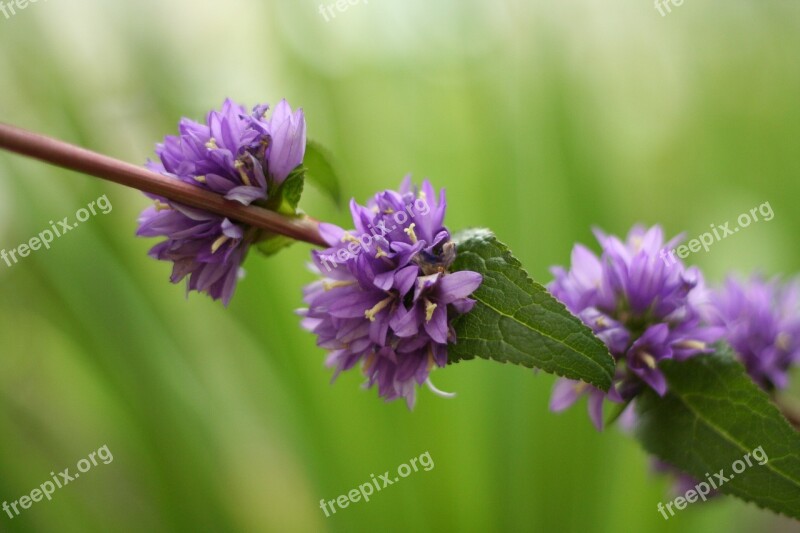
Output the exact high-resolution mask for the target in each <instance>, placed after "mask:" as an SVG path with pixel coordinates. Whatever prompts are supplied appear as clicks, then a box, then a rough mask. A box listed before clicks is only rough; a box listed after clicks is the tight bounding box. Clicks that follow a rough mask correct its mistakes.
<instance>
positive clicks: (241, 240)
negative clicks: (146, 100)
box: [137, 100, 306, 305]
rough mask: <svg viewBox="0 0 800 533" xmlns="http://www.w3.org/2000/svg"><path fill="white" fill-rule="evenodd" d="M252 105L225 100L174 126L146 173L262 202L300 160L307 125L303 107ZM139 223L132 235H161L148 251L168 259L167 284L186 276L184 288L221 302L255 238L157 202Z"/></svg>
mask: <svg viewBox="0 0 800 533" xmlns="http://www.w3.org/2000/svg"><path fill="white" fill-rule="evenodd" d="M268 110H269V106H267V105H260V106H257V107H256V108H255V109H254V110H253V112H252V113H248V112H247V111H246V110H245V108H244V107H242V106H240V105H237V104H235V103H234V102H232V101H231V100H226V101H225V103H224V104H223V105H222V110H221V111H211V112H210V113H209V114H208V116H207V118H206V122H205V123H204V124H201V123H198V122H194V121H192V120H189V119H187V118H184V119H182V120H181V121H180V128H179V130H180V135H178V136H168V137H166V138H165V139H164V142H163V143H161V144H159V145H158V146H157V147H156V153H157V155H158V157H159V159H160V162H152V161H149V162H148V168H150V169H151V170H153V171H155V172H158V173H160V174H163V175H164V176H167V177H169V178H172V179H177V180H181V181H182V182H184V183H189V184H191V185H193V186H195V187H200V188H202V189H206V190H208V191H212V192H215V193H218V194H220V195H222V196H224V197H225V198H226V199H228V200H232V201H236V202H239V203H241V204H244V205H250V204H259V205H264V204H266V202H267V200H268V199H269V198H270V197H271V196H272V195H273V194H275V192H276V191H277V190H278V189H279V188H280V186H281V185H282V184H283V182H284V181H285V180H286V178H287V177H288V176H289V175H290V173H291V172H292V170H294V169H295V168H296V167H297V166H298V165H300V164H301V163H302V162H303V157H304V154H305V148H306V125H305V118H304V116H303V112H302V110H297V111H292V108H291V107H290V106H289V104H288V103H286V101H285V100H284V101H281V102H280V103H279V104H278V105H277V106H276V108H275V110H274V111H273V112H272V114H271V116H270V115H269V113H268ZM148 196H150V197H151V198H152V199H153V200H154V202H155V205H154V206H152V207H150V208H148V209H146V210H145V211H144V212H143V213H142V214H141V216H140V218H139V229H138V231H137V235H139V236H142V237H166V239H167V240H165V241H163V242H161V243H159V244H157V245H156V246H154V247H153V248H152V249H151V250H150V255H151V256H152V257H154V258H155V259H159V260H162V261H172V263H173V270H172V276H171V281H172V282H173V283H179V282H180V281H181V280H183V279H184V278H186V277H187V276H188V278H189V279H188V283H187V290H188V291H192V290H194V291H199V292H205V293H207V294H209V295H210V296H211V297H212V298H213V299H215V300H216V299H220V298H221V299H222V300H223V302H224V303H225V304H226V305H227V304H228V302H229V301H230V299H231V297H232V296H233V292H234V290H235V288H236V282H237V280H238V278H239V275H240V272H239V270H240V265H241V264H242V262H243V261H244V259H245V256H246V255H247V251H248V249H249V247H250V245H251V244H252V243H254V242H256V241H257V240H258V238H259V236H260V235H259V231H258V230H255V229H254V228H249V227H247V226H244V225H241V224H238V223H234V222H232V221H231V220H229V219H227V218H225V217H223V216H219V215H215V214H212V213H208V212H205V211H202V210H198V209H193V208H190V207H187V206H185V205H181V204H179V203H176V202H173V201H171V200H168V199H166V198H163V197H159V196H155V195H148Z"/></svg>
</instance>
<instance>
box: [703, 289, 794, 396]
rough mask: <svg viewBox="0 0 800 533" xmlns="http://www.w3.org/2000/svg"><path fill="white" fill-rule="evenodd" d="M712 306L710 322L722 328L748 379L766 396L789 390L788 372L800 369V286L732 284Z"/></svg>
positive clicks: (717, 294)
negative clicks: (757, 385)
mask: <svg viewBox="0 0 800 533" xmlns="http://www.w3.org/2000/svg"><path fill="white" fill-rule="evenodd" d="M711 304H712V305H711V306H710V313H709V320H710V322H712V323H714V324H716V325H719V326H721V327H722V328H724V331H725V340H726V341H727V342H728V343H729V344H730V345H731V347H732V348H733V349H734V351H735V352H736V354H737V356H738V357H739V359H740V360H741V361H742V363H743V364H744V366H745V368H746V369H747V372H748V373H749V374H750V377H751V378H752V379H753V380H754V381H755V382H756V383H758V384H759V385H760V386H761V387H762V388H764V389H765V390H768V391H771V390H773V389H776V388H777V389H782V388H785V387H786V386H787V385H788V372H789V370H790V368H791V367H792V366H793V365H796V364H798V363H800V313H798V311H800V280H794V281H791V282H788V283H785V284H783V283H781V282H780V281H779V280H777V279H775V280H771V281H766V280H764V279H763V278H762V277H760V276H753V277H752V278H751V279H750V280H749V281H746V282H739V281H737V280H735V279H733V278H729V279H728V280H727V281H726V283H725V285H724V286H723V287H721V288H720V289H718V290H716V291H714V292H713V293H712V297H711Z"/></svg>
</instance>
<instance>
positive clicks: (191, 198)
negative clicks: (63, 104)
mask: <svg viewBox="0 0 800 533" xmlns="http://www.w3.org/2000/svg"><path fill="white" fill-rule="evenodd" d="M0 148H2V149H5V150H9V151H11V152H16V153H18V154H22V155H25V156H28V157H32V158H34V159H39V160H41V161H44V162H46V163H50V164H53V165H57V166H59V167H63V168H67V169H69V170H74V171H76V172H81V173H83V174H89V175H90V176H95V177H97V178H101V179H104V180H108V181H113V182H114V183H119V184H120V185H125V186H126V187H132V188H134V189H138V190H140V191H144V192H148V193H151V194H156V195H158V196H163V197H164V198H168V199H170V200H173V201H175V202H180V203H182V204H185V205H188V206H190V207H194V208H197V209H203V210H205V211H210V212H212V213H215V214H217V215H222V216H225V217H228V218H230V219H232V220H237V221H239V222H241V223H244V224H248V225H250V226H254V227H257V228H261V229H264V230H268V231H272V232H274V233H279V234H281V235H285V236H287V237H291V238H292V239H296V240H298V241H303V242H307V243H309V244H314V245H316V246H322V247H326V246H327V244H326V243H325V241H323V240H322V237H321V236H320V234H319V225H318V224H317V223H316V222H315V221H313V220H310V219H294V218H289V217H285V216H283V215H279V214H278V213H275V212H273V211H268V210H266V209H263V208H261V207H257V206H252V205H251V206H245V205H242V204H240V203H238V202H232V201H230V200H226V199H225V198H223V197H222V196H220V195H218V194H215V193H213V192H210V191H207V190H205V189H201V188H200V187H195V186H193V185H189V184H187V183H183V182H182V181H180V180H176V179H171V178H168V177H166V176H162V175H161V174H158V173H155V172H151V171H149V170H147V169H146V168H143V167H140V166H137V165H133V164H131V163H126V162H124V161H119V160H117V159H114V158H112V157H108V156H105V155H102V154H98V153H96V152H92V151H90V150H86V149H84V148H80V147H78V146H75V145H72V144H69V143H66V142H63V141H59V140H58V139H54V138H52V137H46V136H44V135H39V134H37V133H33V132H30V131H26V130H23V129H21V128H17V127H15V126H11V125H8V124H3V123H0Z"/></svg>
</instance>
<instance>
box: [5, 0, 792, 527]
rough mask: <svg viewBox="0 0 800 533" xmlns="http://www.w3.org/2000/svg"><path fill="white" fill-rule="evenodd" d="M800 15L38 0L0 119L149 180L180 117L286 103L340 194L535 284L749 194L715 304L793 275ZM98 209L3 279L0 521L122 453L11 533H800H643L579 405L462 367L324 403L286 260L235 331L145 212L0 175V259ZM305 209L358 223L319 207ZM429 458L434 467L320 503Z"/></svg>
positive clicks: (529, 384) (645, 484) (306, 276)
mask: <svg viewBox="0 0 800 533" xmlns="http://www.w3.org/2000/svg"><path fill="white" fill-rule="evenodd" d="M329 2H330V0H326V2H325V3H329ZM798 23H800V4H798V3H797V2H771V1H755V0H751V1H746V0H742V1H739V2H732V3H720V2H715V3H708V2H700V1H699V0H686V2H685V3H684V4H683V5H682V6H680V7H674V8H673V10H672V13H671V14H669V15H668V16H666V17H662V16H661V15H659V13H658V11H657V10H656V9H655V8H654V6H653V4H652V3H651V2H648V1H643V2H630V1H629V2H617V3H613V2H594V1H590V0H575V1H572V2H541V1H493V2H478V1H475V0H459V1H455V0H437V1H436V2H428V1H423V0H403V1H400V0H395V1H382V2H378V1H372V2H369V3H368V4H367V3H366V2H363V1H362V2H360V3H358V4H356V5H353V6H351V7H350V8H349V9H348V10H347V11H346V12H344V13H338V14H337V17H336V18H335V19H332V20H329V21H328V22H326V21H325V19H324V18H323V17H322V16H321V15H320V13H319V3H318V2H311V1H307V0H300V1H298V0H279V1H267V2H259V1H256V0H233V1H226V2H222V1H217V2H208V1H196V0H195V1H189V0H172V1H170V2H160V1H155V0H144V1H137V2H133V1H124V2H123V1H119V0H115V1H114V2H101V1H100V0H72V1H70V2H63V1H58V0H51V1H49V2H44V1H40V2H38V3H35V4H30V5H29V6H28V7H27V8H26V9H24V10H22V11H19V12H18V13H17V14H16V15H14V16H13V17H11V18H9V19H5V17H2V16H1V15H0V72H2V74H1V75H0V120H2V121H5V122H10V123H13V124H17V125H20V126H23V127H26V128H30V129H34V130H37V131H41V132H43V133H47V134H49V135H54V136H57V137H60V138H63V139H66V140H68V141H71V142H73V143H77V144H80V145H83V146H86V147H89V148H91V149H93V150H96V151H99V152H103V153H106V154H109V155H112V156H115V157H119V158H121V159H125V160H127V161H131V162H136V163H143V162H144V161H145V160H146V159H147V158H148V157H151V156H152V150H153V146H154V144H155V143H156V142H157V141H159V140H160V139H161V138H162V137H163V136H164V135H166V134H172V133H173V132H174V131H175V130H176V126H177V121H178V120H179V118H180V117H181V116H183V115H186V116H190V117H192V118H195V119H199V118H201V117H203V116H204V114H205V113H206V111H207V110H209V109H211V108H216V107H218V106H219V105H220V103H221V102H222V100H223V99H224V98H225V97H231V98H233V99H235V100H237V101H240V102H242V103H245V104H246V105H248V106H252V105H254V104H256V103H259V102H271V103H275V102H277V101H278V100H279V99H280V98H283V97H286V98H287V99H289V101H290V102H291V103H292V104H293V105H296V106H302V107H303V108H304V109H305V112H306V116H307V119H308V124H309V130H310V135H311V136H312V137H313V138H315V139H317V140H319V141H321V142H323V143H324V144H326V145H328V146H329V147H330V148H331V149H332V150H333V152H334V153H335V154H336V156H337V157H338V160H339V163H340V169H341V171H342V174H343V177H344V181H343V189H344V193H345V196H346V197H348V198H349V197H351V196H353V197H355V198H357V199H359V200H360V201H363V200H365V199H366V198H367V197H368V196H369V195H371V194H373V193H374V192H375V191H377V190H379V189H383V188H390V187H395V186H396V185H397V184H398V183H399V181H400V179H401V178H402V176H403V175H404V174H405V173H407V172H413V173H414V175H415V176H416V177H417V178H418V179H422V178H423V177H430V178H431V179H432V180H433V182H434V184H435V185H436V186H438V187H446V188H447V191H448V199H449V206H450V210H449V214H448V218H447V223H448V225H449V226H450V228H451V229H454V230H456V229H461V228H464V227H468V226H488V227H491V228H492V229H493V230H494V231H495V232H496V233H497V234H498V236H499V237H500V238H501V239H502V240H504V241H506V242H507V243H508V244H509V245H510V246H511V248H512V249H513V250H514V252H515V253H516V255H517V256H518V257H519V258H520V259H521V260H522V261H523V263H524V264H525V265H526V266H527V267H528V268H529V270H530V272H531V274H532V276H533V277H534V278H536V279H537V280H539V281H542V282H547V281H549V273H548V268H549V266H550V265H553V264H564V263H566V262H568V260H569V253H570V250H571V247H572V245H573V243H574V242H578V241H580V242H585V243H587V244H592V243H593V238H592V236H591V232H590V229H591V227H592V226H594V225H597V226H600V227H602V228H604V229H606V230H607V231H610V232H614V233H624V232H626V231H627V230H628V228H629V227H630V226H631V225H632V224H633V223H635V222H637V221H641V222H644V223H648V224H652V223H657V222H658V223H662V224H663V225H664V226H665V228H666V230H667V233H669V234H675V233H679V232H682V231H686V232H687V233H688V235H689V236H690V237H694V236H696V235H698V234H700V233H702V232H704V231H706V229H707V228H708V227H709V225H710V224H712V223H715V224H722V223H724V222H725V221H728V220H731V221H733V220H734V219H735V218H736V217H737V216H738V215H739V214H740V213H742V212H745V211H748V210H749V209H750V208H752V207H755V206H757V205H759V204H761V203H763V202H765V201H769V202H770V203H771V205H772V207H773V209H774V212H775V218H774V219H773V220H772V221H770V222H761V223H758V224H755V225H753V226H752V227H751V228H749V229H748V230H747V231H743V232H741V233H739V234H737V235H736V236H735V237H732V238H729V239H727V240H725V241H723V242H720V243H718V244H716V245H715V246H714V247H713V248H712V250H711V251H710V252H709V253H704V252H700V253H699V254H695V255H694V256H692V257H691V258H690V262H695V263H696V264H699V265H701V266H703V267H704V268H705V269H706V273H707V276H708V278H709V280H710V281H713V282H718V281H720V280H721V279H722V278H723V276H724V275H725V273H726V272H728V271H730V270H737V271H741V272H750V271H752V270H755V269H760V270H762V271H763V272H765V273H767V274H770V275H771V274H779V273H791V272H794V271H797V270H798V267H800V251H798V247H797V231H798V227H800V211H799V210H798V209H797V197H798V193H800V185H799V184H798V175H800V159H799V158H798V154H799V153H800V151H799V150H798V149H799V148H800V143H799V142H798V139H800V100H798V95H800V54H798V51H800V32H798V31H797V28H798ZM103 194H107V195H108V198H109V200H110V201H111V203H112V204H113V211H112V212H111V213H110V214H108V215H105V216H97V217H94V218H92V219H91V220H90V221H89V222H87V223H86V224H85V225H83V226H80V227H79V228H78V229H76V230H75V231H73V232H71V233H69V234H67V235H65V236H64V237H62V238H61V239H58V240H56V241H55V243H54V244H53V246H52V249H50V250H49V251H39V252H36V253H34V254H32V255H31V256H30V257H28V258H26V259H24V260H23V261H22V262H20V263H19V264H17V265H15V266H13V267H11V268H8V267H6V266H5V264H4V263H0V296H2V299H1V300H0V338H1V339H2V340H3V343H2V348H0V351H1V352H2V356H0V433H2V438H0V500H7V501H13V500H16V499H18V498H19V497H20V496H22V495H24V494H26V493H30V491H31V490H32V489H33V488H35V487H37V486H38V485H39V484H41V483H42V482H44V481H46V480H47V479H49V477H50V476H49V472H51V471H61V470H63V469H64V468H67V467H72V469H73V471H74V465H75V463H76V462H77V461H78V460H79V459H81V458H82V457H85V456H87V455H88V454H89V453H90V452H92V451H94V450H96V449H97V448H99V447H100V446H102V445H103V444H107V445H108V447H109V449H110V450H111V452H112V453H113V456H114V461H113V462H112V463H111V464H109V465H103V464H100V465H99V466H98V467H95V468H94V469H92V470H91V471H90V472H89V473H87V474H85V475H84V476H82V477H81V479H79V480H76V481H75V482H74V483H73V484H71V485H69V486H67V487H64V488H63V489H61V490H59V491H57V492H56V493H55V495H54V499H53V501H52V502H47V501H45V502H42V503H37V504H35V505H34V506H33V507H32V508H31V509H28V510H27V511H24V512H23V513H22V515H21V516H19V517H17V518H15V519H13V520H10V519H8V517H7V515H5V514H4V513H3V514H0V530H1V531H67V532H71V531H76V532H77V531H81V532H86V531H88V532H94V531H98V532H101V531H525V530H527V531H592V532H594V531H599V532H604V531H609V532H619V531H681V532H694V531H698V532H700V531H703V532H708V531H734V532H744V531H798V527H797V525H796V523H794V524H793V523H789V522H787V521H783V520H780V519H778V518H776V517H774V516H773V515H771V514H769V513H766V512H762V511H759V510H758V509H756V508H755V507H754V506H751V505H746V504H744V503H741V502H739V501H736V500H734V499H728V498H726V499H721V500H719V501H716V502H714V503H709V504H705V505H701V504H695V505H693V506H690V507H689V508H688V509H687V510H684V511H682V512H680V513H679V514H678V516H676V517H675V518H673V519H671V520H670V521H669V522H666V521H664V520H663V518H662V517H661V515H660V514H658V512H657V510H656V505H657V503H658V502H660V501H666V499H667V498H668V496H667V491H668V483H667V481H666V480H665V479H663V478H660V477H658V476H655V475H653V474H652V473H651V472H650V471H649V467H648V461H647V457H646V455H645V454H644V453H643V452H642V450H641V449H640V447H639V446H638V445H637V443H636V442H635V441H633V440H632V439H631V438H629V437H628V436H626V435H625V434H623V433H622V432H620V431H619V430H618V429H615V428H613V429H611V430H608V431H606V432H605V433H602V434H598V433H597V432H596V431H595V430H594V429H593V427H592V426H591V424H590V423H589V421H588V419H587V416H586V412H585V408H584V406H583V404H581V405H580V406H579V407H578V408H575V409H572V410H570V411H568V412H566V413H564V414H562V415H558V416H556V415H553V414H551V413H549V412H548V399H549V394H550V389H551V387H552V384H553V378H552V376H549V375H546V374H539V375H536V374H534V373H533V372H531V371H527V370H525V369H522V368H517V367H511V366H504V365H498V364H496V363H491V362H487V361H475V362H470V363H464V364H460V365H456V366H454V367H452V368H447V369H446V370H443V371H439V372H437V373H436V375H435V382H436V383H437V385H438V386H439V387H440V388H442V389H443V390H447V391H457V392H458V397H457V398H456V399H454V400H444V399H441V398H438V397H435V396H433V395H432V394H430V393H429V392H428V391H427V390H422V391H420V395H419V399H418V403H417V407H416V409H415V410H414V411H413V412H409V411H408V410H407V409H406V407H405V405H404V404H403V403H401V402H395V403H392V404H384V403H383V402H382V401H380V400H379V399H378V398H377V394H376V392H375V391H365V390H362V389H361V388H360V383H361V381H362V378H361V376H360V375H359V374H358V373H357V372H350V373H349V374H347V375H343V376H341V377H340V379H339V380H338V381H337V382H336V383H335V384H334V385H333V386H331V385H330V384H329V381H330V378H331V372H330V371H329V370H327V369H326V368H324V366H323V360H324V352H323V351H322V350H321V349H319V348H317V347H316V346H315V344H314V340H315V339H314V338H313V337H312V336H311V335H309V334H307V333H305V332H303V331H301V329H300V328H299V326H298V318H297V317H296V316H295V315H294V314H293V311H294V309H296V308H298V307H300V306H301V304H302V302H301V289H302V287H303V285H304V284H306V283H308V282H310V281H311V280H312V279H313V276H312V275H311V274H310V273H308V272H306V271H305V270H304V269H303V268H301V265H303V264H304V263H305V262H306V261H307V259H308V251H309V248H308V247H307V246H305V245H296V246H294V247H293V248H292V249H290V250H288V251H287V252H285V253H283V254H281V255H280V256H278V257H276V258H274V259H271V260H264V259H263V258H261V257H259V256H258V255H257V254H251V256H250V258H249V259H248V261H247V263H246V265H245V266H246V269H247V277H246V278H245V279H244V280H243V282H241V283H240V285H239V289H238V293H237V295H236V297H235V298H234V301H233V303H232V304H231V306H230V308H229V309H224V308H223V307H222V306H221V305H219V304H216V303H213V302H212V301H211V300H209V299H207V298H205V297H203V296H198V295H194V294H193V295H192V296H191V297H189V298H188V300H187V299H186V298H185V297H184V288H183V286H173V285H170V284H169V283H168V276H169V271H170V266H169V265H168V264H165V263H159V262H156V261H153V260H151V259H149V258H148V257H147V255H146V252H147V250H148V249H149V247H151V246H152V245H154V244H155V242H156V241H154V240H144V239H137V238H134V236H133V234H134V231H135V228H136V218H137V215H138V213H139V211H141V210H142V209H143V208H144V207H145V206H146V205H147V201H146V199H145V198H144V197H143V196H142V195H141V194H139V193H137V192H136V191H130V190H126V189H123V188H121V187H118V186H116V185H113V184H109V183H103V182H100V181H99V180H96V179H94V178H89V177H86V176H81V175H78V174H74V173H70V172H67V171H62V170H59V169H55V168H50V167H48V166H45V165H44V164H41V163H38V162H34V161H27V160H24V159H23V158H20V157H17V156H11V155H7V154H0V248H6V249H10V248H13V247H15V246H17V245H18V244H20V243H22V242H26V241H27V240H28V239H29V238H30V237H32V236H35V235H37V234H38V233H39V232H40V231H42V230H43V229H45V228H47V227H48V225H49V224H48V221H50V220H60V219H61V218H63V217H65V216H73V214H74V213H75V211H76V210H77V209H79V208H81V207H84V206H86V204H88V203H89V202H91V201H93V200H95V199H96V198H97V197H99V196H101V195H103ZM303 206H304V208H305V210H306V211H307V212H309V213H311V214H313V215H314V216H315V217H317V218H320V219H323V220H329V221H332V222H337V223H340V224H347V220H348V216H347V213H346V212H345V211H339V210H337V209H336V208H335V206H334V205H332V204H331V203H330V202H329V201H328V200H327V199H326V198H325V197H324V196H323V195H322V194H320V193H319V192H318V191H316V190H313V189H311V190H309V191H308V193H307V195H306V197H305V199H304V203H303ZM595 249H596V247H595ZM425 451H429V452H430V455H431V457H432V458H433V460H434V462H435V468H434V469H432V470H431V471H429V472H424V471H420V472H419V473H415V474H412V475H411V476H409V477H408V478H407V479H404V480H402V482H399V483H397V484H395V485H393V486H391V487H389V488H387V489H385V490H384V491H382V492H380V493H377V494H376V495H375V496H373V498H372V500H371V501H370V502H369V503H364V502H359V503H356V504H351V505H350V507H348V508H347V509H344V510H340V511H339V512H338V513H337V514H336V515H335V516H332V517H330V518H326V517H325V515H324V514H323V512H322V511H321V510H320V508H319V500H320V499H322V498H325V499H328V500H330V499H333V498H335V497H336V496H338V495H339V494H342V493H345V492H347V491H349V490H350V489H352V488H355V487H357V486H358V485H359V484H361V483H364V482H366V481H368V480H369V475H370V474H371V473H376V475H377V474H380V473H382V472H384V471H386V470H394V469H396V468H397V466H398V465H400V464H401V463H404V462H406V461H408V460H409V459H410V458H412V457H417V456H419V455H420V454H422V453H424V452H425Z"/></svg>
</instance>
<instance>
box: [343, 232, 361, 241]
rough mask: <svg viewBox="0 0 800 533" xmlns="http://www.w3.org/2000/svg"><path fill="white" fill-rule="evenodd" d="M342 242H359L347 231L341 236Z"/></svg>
mask: <svg viewBox="0 0 800 533" xmlns="http://www.w3.org/2000/svg"><path fill="white" fill-rule="evenodd" d="M342 242H359V241H358V239H356V238H355V237H353V236H352V235H351V234H350V232H349V231H345V232H344V235H342Z"/></svg>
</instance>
